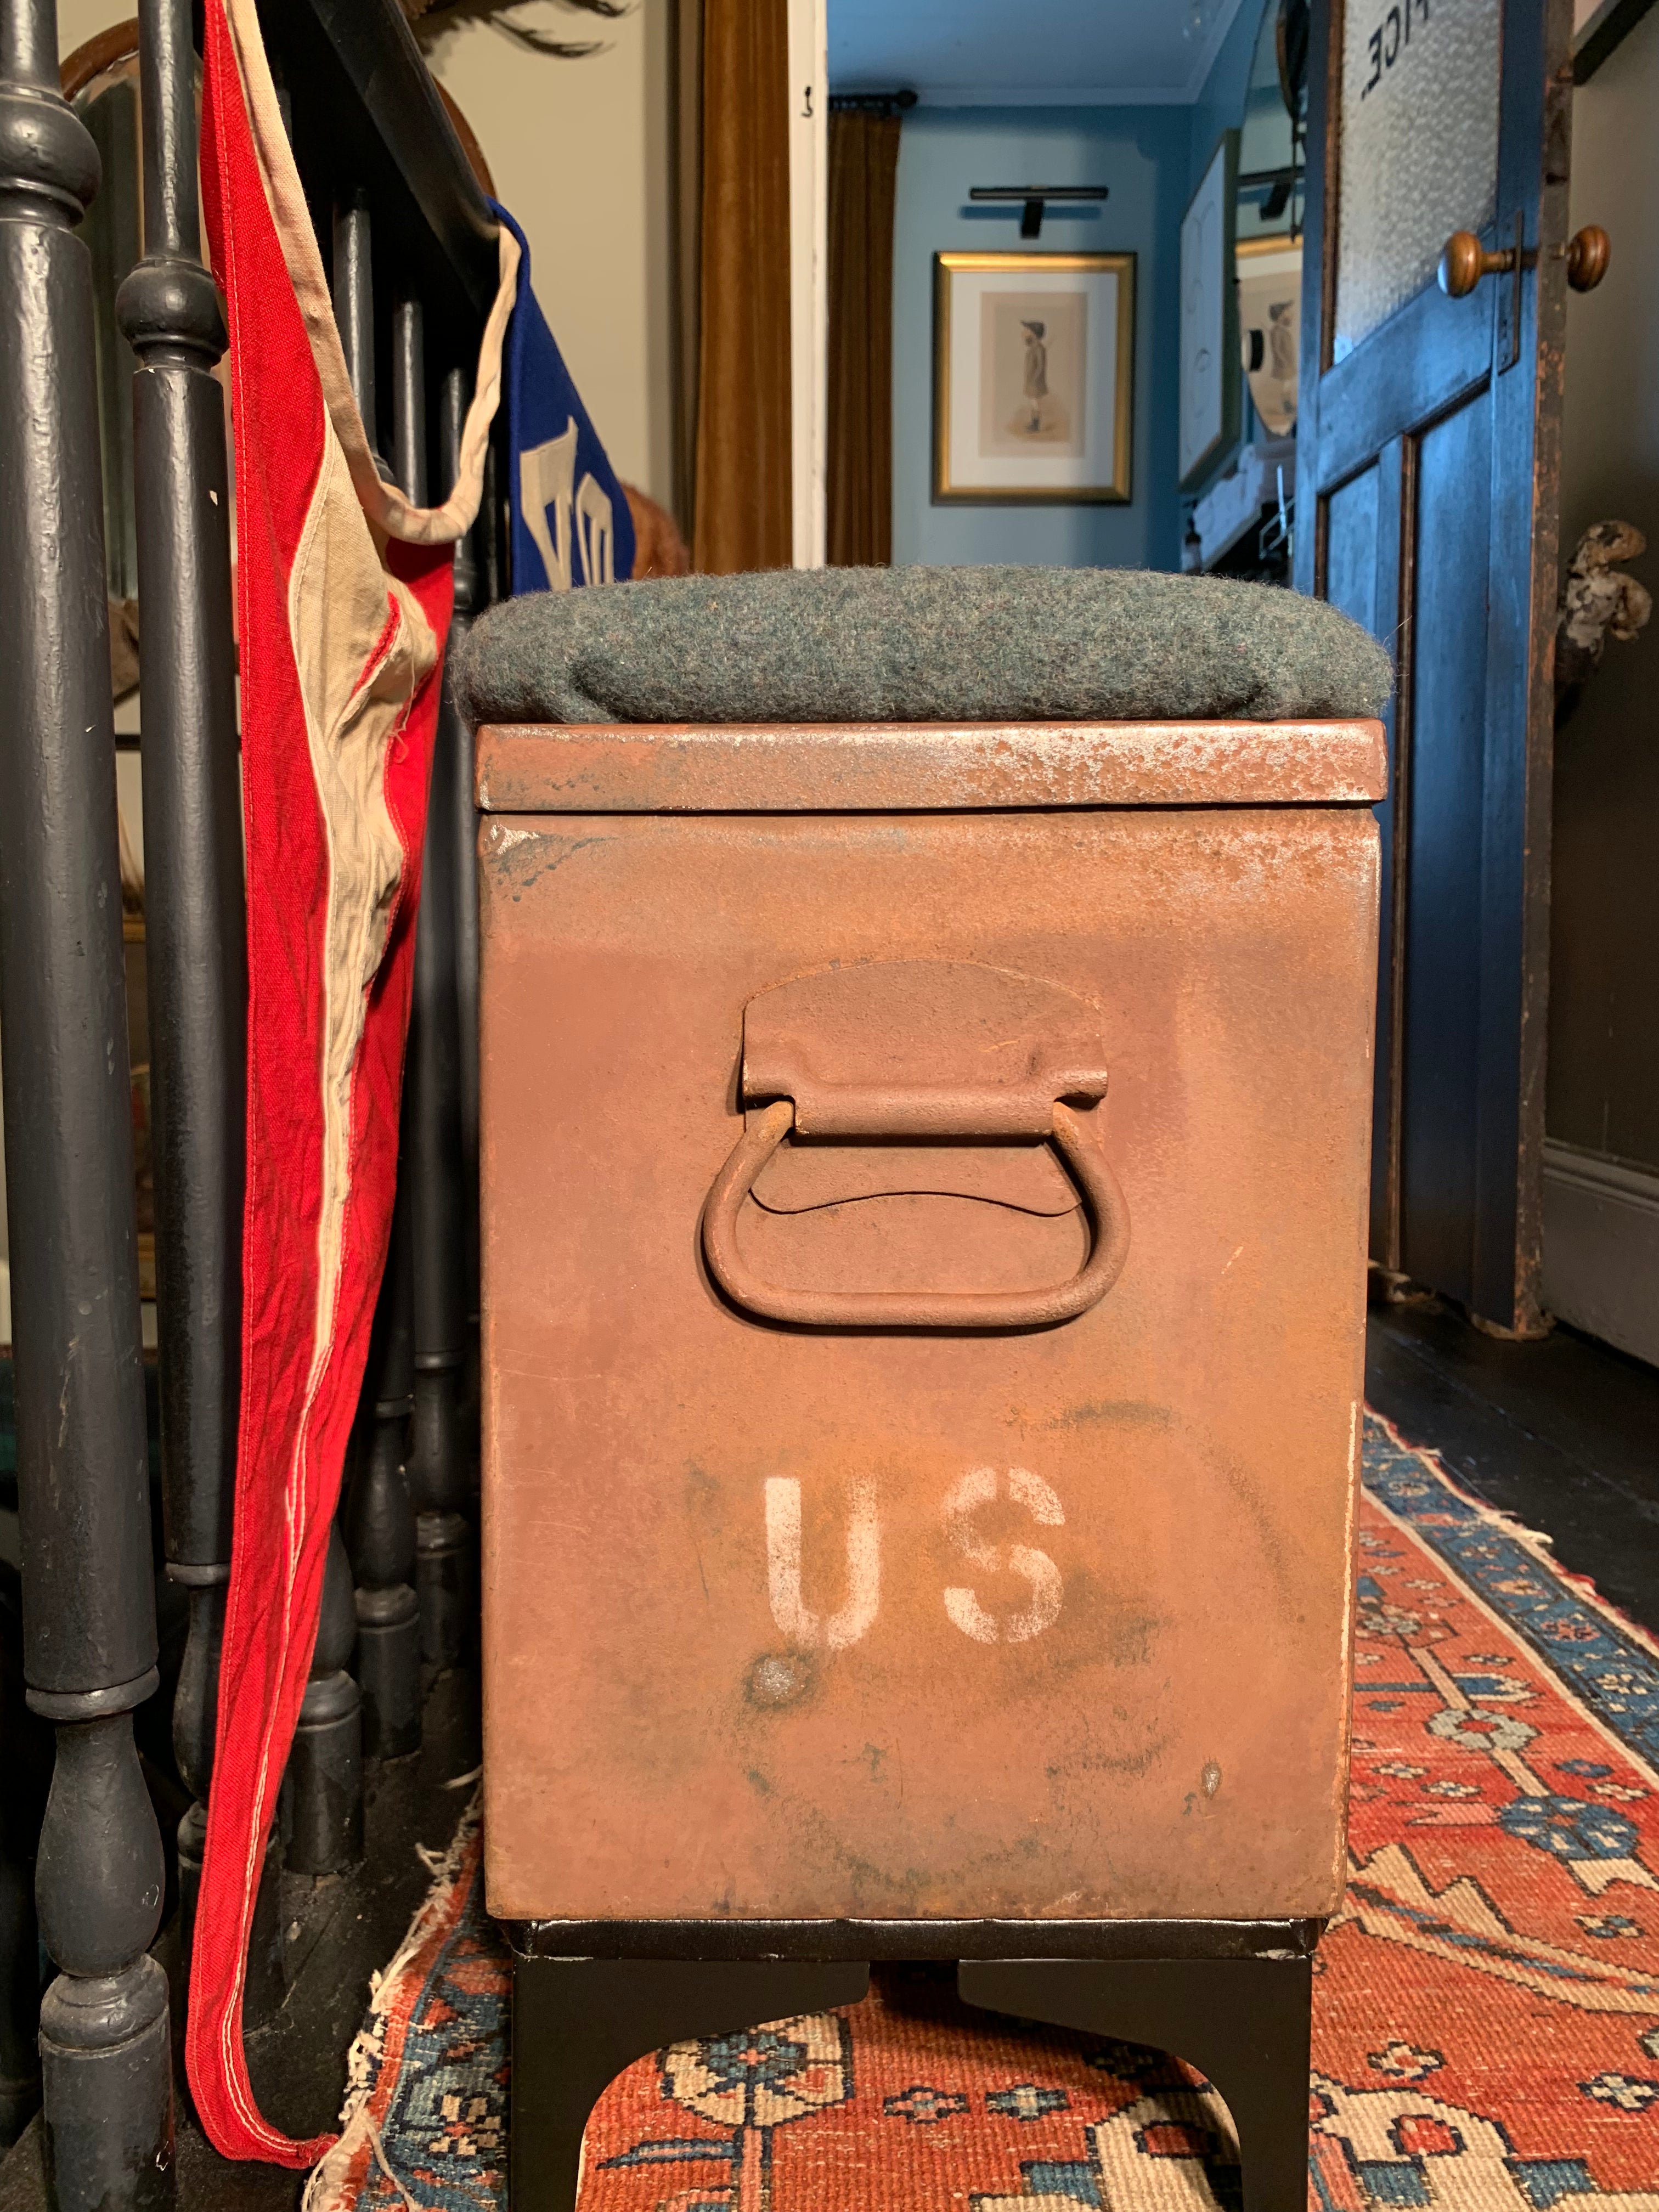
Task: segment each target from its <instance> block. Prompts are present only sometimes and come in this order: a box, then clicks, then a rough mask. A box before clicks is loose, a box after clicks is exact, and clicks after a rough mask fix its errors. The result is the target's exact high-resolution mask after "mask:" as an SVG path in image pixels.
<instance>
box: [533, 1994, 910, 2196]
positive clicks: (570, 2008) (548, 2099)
mask: <svg viewBox="0 0 1659 2212" xmlns="http://www.w3.org/2000/svg"><path fill="white" fill-rule="evenodd" d="M869 1986H870V1969H869V1967H868V1966H857V1965H848V1964H845V1963H841V1964H835V1965H823V1964H813V1963H805V1964H803V1963H801V1962H800V1961H798V1960H770V1959H769V1960H742V1961H740V1962H737V1963H733V1962H732V1961H730V1960H725V1961H721V1962H720V1963H714V1962H711V1961H708V1960H684V1959H673V1960H660V1959H620V1960H618V1959H526V1958H523V1957H518V1956H515V1958H514V1960H513V2127H512V2139H511V2145H510V2158H511V2166H512V2171H511V2176H510V2188H509V2194H510V2196H511V2198H512V2203H513V2212H575V2204H576V2191H577V2187H578V2184H579V2181H580V2173H581V2145H582V2130H583V2129H584V2128H585V2127H586V2124H587V2117H588V2114H589V2113H590V2112H592V2109H593V2107H594V2106H595V2105H596V2104H597V2103H598V2102H599V2098H600V2096H601V2094H602V2093H603V2092H604V2091H605V2088H606V2087H608V2085H609V2084H610V2083H611V2082H612V2081H615V2079H616V2077H617V2075H618V2074H620V2073H621V2072H622V2071H623V2069H624V2068H625V2067H628V2066H629V2065H631V2064H632V2063H633V2062H634V2061H635V2059H636V2058H643V2057H645V2056H646V2055H647V2052H649V2051H656V2050H658V2049H659V2048H660V2047H661V2046H662V2045H664V2044H667V2043H677V2042H679V2041H682V2040H683V2039H685V2038H686V2037H688V2036H708V2035H727V2034H730V2033H732V2031H733V2030H735V2029H738V2028H742V2027H757V2026H758V2025H759V2024H760V2023H761V2022H763V2021H770V2020H788V2019H793V2017H794V2016H795V2015H798V2014H800V2013H806V2012H824V2011H828V2010H829V2008H831V2007H832V2006H836V2005H849V2004H857V2003H858V2002H859V2000H860V1998H861V1997H862V1996H864V1995H865V1993H866V1991H867V1990H868V1989H869Z"/></svg>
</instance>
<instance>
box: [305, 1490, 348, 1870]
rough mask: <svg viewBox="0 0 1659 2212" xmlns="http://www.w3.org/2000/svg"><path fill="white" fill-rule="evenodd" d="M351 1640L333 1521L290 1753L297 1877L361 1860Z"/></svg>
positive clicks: (342, 1553)
mask: <svg viewBox="0 0 1659 2212" xmlns="http://www.w3.org/2000/svg"><path fill="white" fill-rule="evenodd" d="M356 1636H357V1608H356V1604H355V1602H354V1601H353V1595H352V1588H351V1568H350V1565H349V1562H348V1561H347V1559H346V1550H345V1545H344V1543H343V1541H341V1536H340V1528H339V1523H338V1522H336V1523H335V1524H334V1526H333V1527H332V1528H331V1529H330V1530H329V1533H328V1566H327V1570H326V1572H325V1575H324V1578H323V1604H322V1611H321V1613H320V1614H319V1618H318V1621H317V1642H316V1644H315V1647H314V1649H313V1656H312V1662H311V1675H310V1679H309V1680H307V1684H306V1693H305V1696H304V1698H303V1699H302V1700H301V1705H300V1723H299V1726H298V1727H297V1728H296V1729H295V1731H294V1748H293V1750H292V1751H291V1752H289V1759H288V1777H287V1780H288V1786H289V1830H288V1853H287V1857H288V1863H289V1868H290V1869H291V1870H292V1871H293V1872H294V1873H295V1874H342V1873H343V1872H344V1870H345V1869H346V1868H348V1867H354V1866H357V1865H360V1864H361V1863H362V1856H363V1710H362V1694H361V1692H359V1690H358V1688H357V1685H356V1682H354V1681H353V1680H352V1679H351V1676H350V1675H349V1674H348V1673H347V1671H346V1667H347V1662H348V1661H349V1659H350V1657H351V1647H352V1645H353V1644H354V1643H355V1642H356Z"/></svg>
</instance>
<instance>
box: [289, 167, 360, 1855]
mask: <svg viewBox="0 0 1659 2212" xmlns="http://www.w3.org/2000/svg"><path fill="white" fill-rule="evenodd" d="M334 315H335V320H336V322H337V324H338V325H339V331H340V343H341V345H342V348H343V350H344V354H345V363H346V372H347V374H348V375H349V377H350V379H351V386H352V391H353V392H354V393H355V395H356V401H357V407H358V411H359V413H360V414H361V415H362V418H363V428H364V429H365V431H366V432H367V433H368V442H369V445H370V447H371V448H373V447H374V443H375V425H374V268H373V262H372V258H371V240H370V228H369V214H368V206H367V204H366V203H365V202H364V201H363V200H362V198H361V197H357V198H354V199H353V200H351V201H349V203H344V204H342V205H341V206H340V207H339V208H338V209H337V210H336V212H335V217H334ZM356 1638H357V1614H356V1600H355V1597H354V1594H353V1589H352V1580H351V1566H350V1563H349V1560H348V1559H347V1557H346V1548H345V1544H344V1541H343V1539H342V1537H341V1534H340V1528H339V1524H338V1523H337V1522H336V1523H335V1525H334V1526H333V1527H332V1528H331V1529H330V1530H329V1541H328V1560H327V1565H326V1569H325V1574H324V1578H323V1596H322V1607H321V1612H320V1614H319V1620H318V1624H317V1641H316V1644H315V1645H314V1646H313V1651H312V1659H311V1673H310V1674H309V1676H308V1678H307V1682H306V1692H305V1697H304V1699H302V1700H301V1706H300V1719H299V1724H298V1726H297V1728H296V1729H295V1735H294V1748H293V1750H292V1751H291V1752H290V1753H289V1765H288V1788H289V1805H288V1811H287V1816H286V1821H285V1829H286V1838H287V1852H286V1856H287V1863H288V1865H289V1868H290V1869H292V1871H294V1872H295V1873H296V1874H312V1875H322V1874H338V1873H341V1872H343V1870H344V1869H346V1868H347V1867H352V1866H356V1865H357V1864H358V1863H359V1862H360V1861H361V1859H362V1855H363V1702H362V1692H361V1691H360V1690H359V1689H358V1686H357V1685H356V1682H355V1681H354V1680H353V1679H352V1677H351V1674H350V1673H349V1667H350V1663H351V1656H352V1650H353V1647H354V1645H355V1644H356Z"/></svg>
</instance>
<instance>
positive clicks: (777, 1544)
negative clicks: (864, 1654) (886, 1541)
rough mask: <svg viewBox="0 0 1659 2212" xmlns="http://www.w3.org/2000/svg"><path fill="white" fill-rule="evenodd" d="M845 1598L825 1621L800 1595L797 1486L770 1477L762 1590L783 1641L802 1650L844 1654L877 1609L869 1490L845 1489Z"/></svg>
mask: <svg viewBox="0 0 1659 2212" xmlns="http://www.w3.org/2000/svg"><path fill="white" fill-rule="evenodd" d="M848 1492H849V1495H848V1515H847V1596H846V1600H845V1602H844V1603H843V1604H842V1607H841V1609H840V1610H839V1612H836V1613H831V1614H830V1615H829V1619H828V1620H823V1619H821V1618H820V1617H819V1615H818V1614H817V1613H813V1612H811V1611H810V1610H809V1609H808V1607H807V1605H806V1602H805V1599H804V1598H803V1596H802V1595H801V1560H800V1549H801V1546H800V1485H799V1482H797V1481H796V1480H794V1479H793V1476H789V1475H773V1476H770V1477H769V1479H768V1481H767V1485H766V1589H767V1595H768V1596H769V1598H770V1600H771V1601H772V1618H773V1620H775V1621H776V1623H777V1624H778V1626H779V1628H780V1629H781V1631H782V1632H783V1633H784V1635H786V1636H787V1638H789V1641H790V1642H791V1643H792V1644H796V1645H797V1646H802V1647H813V1646H821V1647H822V1648H823V1649H824V1650H829V1651H844V1650H846V1648H847V1646H848V1644H856V1643H857V1642H858V1640H859V1638H860V1637H861V1636H864V1635H866V1634H867V1633H868V1632H869V1630H870V1628H871V1627H872V1625H873V1623H874V1621H875V1618H876V1613H877V1610H878V1607H879V1606H880V1604H881V1528H880V1525H879V1523H878V1521H877V1519H876V1491H875V1485H874V1484H873V1483H872V1482H868V1481H860V1482H854V1483H851V1484H849V1485H848Z"/></svg>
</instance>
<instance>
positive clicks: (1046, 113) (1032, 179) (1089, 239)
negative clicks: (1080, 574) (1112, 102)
mask: <svg viewBox="0 0 1659 2212" xmlns="http://www.w3.org/2000/svg"><path fill="white" fill-rule="evenodd" d="M1245 12H1246V13H1252V12H1253V10H1251V9H1246V10H1245ZM1228 43H1229V45H1231V40H1229V42H1228ZM1224 51H1225V50H1224ZM1248 60H1249V55H1248V51H1247V53H1246V63H1247V65H1248ZM1241 96H1242V95H1241ZM1193 113H1194V111H1193V110H1191V109H1188V108H1185V107H1116V108H1086V107H1069V108H1068V107H1059V108H1054V107H1048V108H1041V107H1007V108H992V107H958V108H948V107H919V108H915V109H913V110H912V111H911V112H910V113H909V114H908V115H907V116H906V118H905V119H904V128H903V132H902V136H901V138H900V141H899V170H898V204H897V209H896V216H895V222H894V238H893V558H894V560H895V561H896V562H909V561H928V562H942V563H945V564H946V565H947V566H948V565H955V564H960V563H962V562H975V561H1020V562H1033V563H1036V564H1038V565H1041V566H1043V567H1057V568H1066V567H1087V568H1176V567H1178V566H1179V565H1180V538H1181V510H1180V502H1179V500H1178V498H1177V496H1176V389H1175V362H1176V344H1177V331H1178V324H1179V313H1180V302H1179V299H1178V295H1177V290H1176V283H1177V273H1178V272H1177V266H1176V256H1177V252H1178V249H1179V240H1180V232H1181V218H1182V215H1183V213H1184V212H1185V210H1186V204H1187V201H1188V197H1189V195H1190V185H1189V181H1188V179H1189V172H1190V167H1191V160H1192V155H1191V143H1190V142H1191V136H1192V129H1191V126H1192V119H1193ZM1235 119H1237V118H1235ZM1027 183H1035V184H1042V185H1108V186H1109V187H1110V191H1111V197H1110V198H1109V200H1108V201H1107V202H1106V203H1105V204H1104V206H1103V207H1100V208H1088V209H1086V210H1070V211H1067V212H1066V213H1062V212H1060V210H1051V211H1050V213H1049V214H1048V217H1047V219H1046V220H1045V221H1044V223H1043V226H1042V240H1041V242H1040V245H1039V246H1038V247H1037V248H1036V250H1037V251H1041V250H1042V249H1043V248H1052V249H1053V250H1054V251H1056V252H1133V253H1134V254H1135V255H1136V256H1137V260H1136V264H1135V320H1136V330H1135V383H1134V459H1133V476H1132V477H1131V485H1132V489H1133V500H1132V501H1131V502H1130V503H1129V504H1128V505H1127V506H1123V507H1105V506H1099V507H1097V506H1079V507H1058V506H1055V507H1048V506H1031V507H1019V506H1015V505H1013V504H1012V503H1010V504H1007V505H1002V504H994V505H991V504H987V505H986V506H982V507H979V506H957V505H956V504H955V503H952V504H951V505H950V506H948V507H936V506H935V505H934V504H933V256H934V254H935V253H939V252H975V251H978V252H987V251H989V252H1003V251H1008V250H1012V249H1018V247H1019V245H1020V239H1019V211H1018V208H1017V207H1013V208H1008V209H1000V208H999V209H983V208H975V209H972V210H970V209H969V200H968V188H969V185H1007V184H1027Z"/></svg>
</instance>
